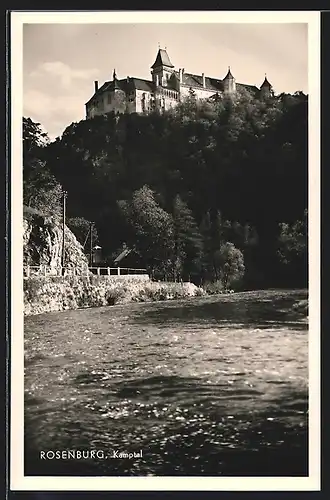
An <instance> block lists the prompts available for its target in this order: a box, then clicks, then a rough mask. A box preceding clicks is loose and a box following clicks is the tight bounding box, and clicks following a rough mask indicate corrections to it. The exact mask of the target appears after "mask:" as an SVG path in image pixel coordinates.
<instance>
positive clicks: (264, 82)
mask: <svg viewBox="0 0 330 500" xmlns="http://www.w3.org/2000/svg"><path fill="white" fill-rule="evenodd" d="M265 87H267V88H269V89H270V88H271V84H270V83H269V81H268V80H267V74H266V73H265V79H264V81H263V83H262V85H261V87H260V88H265Z"/></svg>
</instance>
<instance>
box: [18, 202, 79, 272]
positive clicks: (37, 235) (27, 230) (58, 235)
mask: <svg viewBox="0 0 330 500" xmlns="http://www.w3.org/2000/svg"><path fill="white" fill-rule="evenodd" d="M23 224H24V235H23V243H24V265H31V266H40V265H46V266H50V267H51V268H53V269H56V268H59V267H60V266H61V260H62V242H63V233H62V226H61V223H60V221H56V220H55V219H54V218H52V217H47V216H43V215H41V214H39V213H37V212H36V211H33V210H29V209H25V210H24V216H23ZM67 266H68V267H76V268H86V266H88V260H87V257H86V256H85V254H84V251H83V248H82V245H81V244H80V243H79V242H78V240H77V239H76V237H75V236H74V234H73V233H72V232H71V231H70V229H69V228H67V227H66V228H65V267H67Z"/></svg>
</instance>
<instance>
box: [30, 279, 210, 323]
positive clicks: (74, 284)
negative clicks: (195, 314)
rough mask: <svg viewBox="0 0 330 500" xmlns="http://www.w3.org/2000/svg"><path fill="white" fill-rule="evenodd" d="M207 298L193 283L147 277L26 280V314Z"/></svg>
mask: <svg viewBox="0 0 330 500" xmlns="http://www.w3.org/2000/svg"><path fill="white" fill-rule="evenodd" d="M204 295H206V292H205V291H204V290H203V289H202V288H200V287H197V286H196V285H194V284H193V283H171V282H153V281H151V280H149V277H148V276H144V275H142V276H141V275H136V276H110V277H109V276H94V275H91V276H49V277H47V278H45V277H31V278H28V279H25V280H24V314H25V315H26V316H30V315H35V314H41V313H45V312H54V311H65V310H69V309H70V310H71V309H72V310H74V309H84V308H90V307H101V306H107V305H116V304H128V303H130V302H152V301H160V300H173V299H185V298H189V297H200V296H204Z"/></svg>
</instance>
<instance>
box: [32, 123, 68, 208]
mask: <svg viewBox="0 0 330 500" xmlns="http://www.w3.org/2000/svg"><path fill="white" fill-rule="evenodd" d="M48 143H49V138H48V136H47V134H46V133H45V132H43V131H42V129H41V126H40V124H39V123H35V122H33V121H32V120H31V119H30V118H23V201H24V204H25V205H26V206H28V207H31V208H34V209H37V210H39V211H40V212H42V213H44V214H45V215H50V216H55V217H56V216H59V215H60V213H61V197H62V187H61V185H60V183H59V182H58V181H57V180H56V178H55V177H54V175H53V174H52V173H51V172H50V170H49V168H48V167H47V165H46V161H45V150H46V146H47V144H48Z"/></svg>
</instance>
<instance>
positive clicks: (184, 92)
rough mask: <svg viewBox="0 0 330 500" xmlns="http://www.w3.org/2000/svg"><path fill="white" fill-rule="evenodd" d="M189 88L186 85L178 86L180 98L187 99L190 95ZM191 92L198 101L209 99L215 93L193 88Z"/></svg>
mask: <svg viewBox="0 0 330 500" xmlns="http://www.w3.org/2000/svg"><path fill="white" fill-rule="evenodd" d="M190 88H191V87H190V86H188V85H181V86H180V95H181V97H183V98H185V97H188V96H189V94H190ZM193 91H194V92H195V94H196V97H197V98H198V99H207V98H208V97H211V96H212V95H214V94H215V93H216V91H215V90H208V89H200V88H193Z"/></svg>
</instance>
